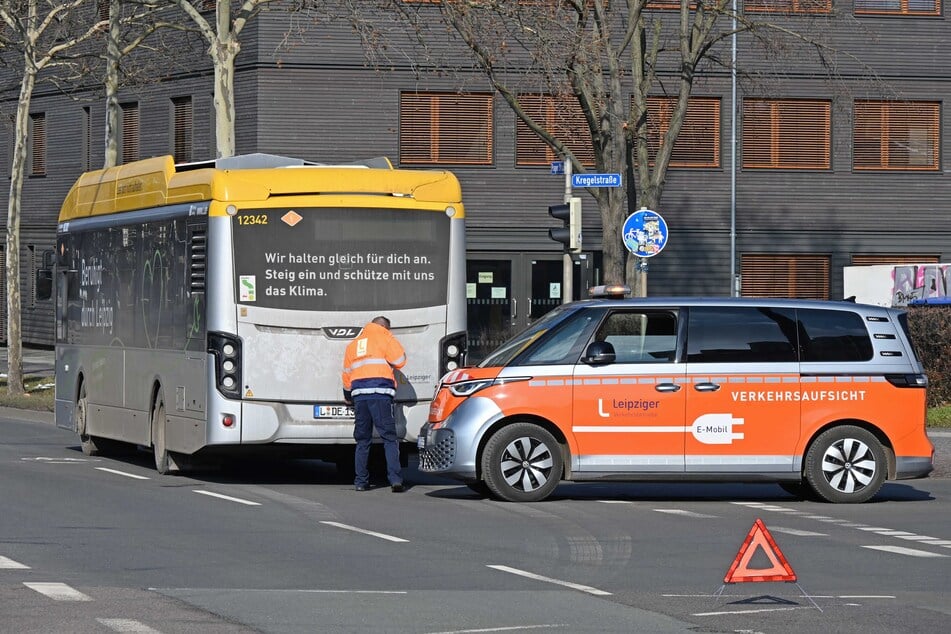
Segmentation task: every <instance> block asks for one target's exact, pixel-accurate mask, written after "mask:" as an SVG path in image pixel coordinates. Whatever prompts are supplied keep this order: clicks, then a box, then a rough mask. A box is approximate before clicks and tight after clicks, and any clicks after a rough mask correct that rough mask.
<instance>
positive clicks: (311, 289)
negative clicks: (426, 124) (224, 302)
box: [232, 207, 450, 311]
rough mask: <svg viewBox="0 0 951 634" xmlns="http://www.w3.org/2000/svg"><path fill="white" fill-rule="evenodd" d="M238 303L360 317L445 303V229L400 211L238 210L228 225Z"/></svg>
mask: <svg viewBox="0 0 951 634" xmlns="http://www.w3.org/2000/svg"><path fill="white" fill-rule="evenodd" d="M232 223H233V224H232V227H233V237H234V263H235V297H236V299H237V301H238V303H239V304H243V305H248V306H261V307H264V308H278V309H290V310H318V311H359V310H373V309H374V308H377V307H380V306H386V307H387V309H388V310H400V309H409V308H422V307H426V306H440V305H444V304H445V303H446V293H447V288H448V270H449V223H450V219H449V218H448V217H447V216H446V215H445V214H443V213H439V212H434V211H421V210H405V209H400V210H396V209H364V208H324V207H320V208H314V207H312V208H304V209H299V208H298V209H288V208H282V209H244V210H241V211H240V212H238V214H237V215H236V216H235V217H234V218H233V219H232Z"/></svg>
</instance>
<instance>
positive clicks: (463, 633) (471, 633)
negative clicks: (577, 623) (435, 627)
mask: <svg viewBox="0 0 951 634" xmlns="http://www.w3.org/2000/svg"><path fill="white" fill-rule="evenodd" d="M554 627H557V628H558V629H565V628H567V627H568V624H567V623H543V624H539V625H513V626H510V627H486V628H482V629H479V630H447V631H445V632H432V633H431V634H477V633H478V632H516V631H517V632H522V631H525V630H549V629H551V628H554Z"/></svg>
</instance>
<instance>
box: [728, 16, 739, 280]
mask: <svg viewBox="0 0 951 634" xmlns="http://www.w3.org/2000/svg"><path fill="white" fill-rule="evenodd" d="M732 11H733V37H732V40H733V59H732V62H731V64H730V83H731V98H730V103H731V106H730V107H731V108H732V109H733V115H732V116H731V117H730V297H736V296H737V295H739V290H740V289H739V288H737V283H736V115H737V110H738V109H737V107H736V0H733V1H732Z"/></svg>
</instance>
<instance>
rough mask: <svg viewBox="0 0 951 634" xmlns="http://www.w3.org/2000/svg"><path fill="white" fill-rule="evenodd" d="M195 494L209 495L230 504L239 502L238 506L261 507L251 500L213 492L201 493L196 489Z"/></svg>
mask: <svg viewBox="0 0 951 634" xmlns="http://www.w3.org/2000/svg"><path fill="white" fill-rule="evenodd" d="M193 492H194V493H198V494H199V495H207V496H209V497H213V498H218V499H221V500H228V501H229V502H237V503H238V504H245V505H247V506H261V504H260V503H258V502H252V501H251V500H242V499H241V498H233V497H231V496H230V495H224V494H223V493H215V492H213V491H201V490H199V489H194V490H193Z"/></svg>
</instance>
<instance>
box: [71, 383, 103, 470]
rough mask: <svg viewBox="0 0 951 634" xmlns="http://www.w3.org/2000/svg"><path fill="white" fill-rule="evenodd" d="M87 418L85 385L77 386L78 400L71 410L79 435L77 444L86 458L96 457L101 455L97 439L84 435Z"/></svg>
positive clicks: (87, 407)
mask: <svg viewBox="0 0 951 634" xmlns="http://www.w3.org/2000/svg"><path fill="white" fill-rule="evenodd" d="M88 416H89V399H88V398H87V397H86V385H85V384H83V385H80V386H79V398H77V399H76V407H75V408H74V409H73V417H74V421H75V427H76V431H77V432H78V433H79V444H80V446H81V447H82V450H83V453H84V454H86V455H87V456H98V455H99V454H100V453H102V447H101V446H100V442H99V439H98V438H96V437H95V436H90V435H89V434H87V433H86V421H87V417H88Z"/></svg>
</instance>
